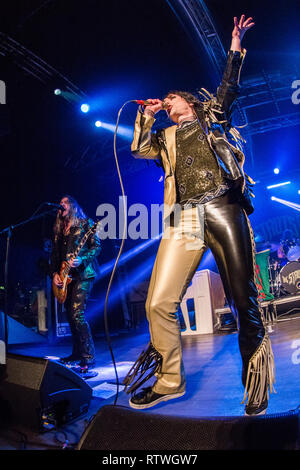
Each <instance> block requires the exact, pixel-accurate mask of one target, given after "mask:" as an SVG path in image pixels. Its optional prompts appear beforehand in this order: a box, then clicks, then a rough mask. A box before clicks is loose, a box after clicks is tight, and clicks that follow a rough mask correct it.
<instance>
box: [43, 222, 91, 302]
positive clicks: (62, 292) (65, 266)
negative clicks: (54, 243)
mask: <svg viewBox="0 0 300 470" xmlns="http://www.w3.org/2000/svg"><path fill="white" fill-rule="evenodd" d="M98 224H99V222H95V223H94V224H93V225H92V227H91V228H90V229H89V230H88V231H87V232H86V233H85V235H84V236H83V237H82V239H81V240H80V243H79V245H78V247H77V248H76V250H75V251H74V253H73V254H72V255H71V257H70V260H71V259H75V258H77V256H78V255H79V253H80V251H81V250H82V248H83V246H84V245H85V243H86V242H87V240H88V238H89V237H90V236H91V235H92V234H94V233H95V232H96V230H97V225H98ZM70 270H71V266H70V264H69V263H68V261H63V262H62V263H61V267H60V271H59V273H58V275H59V277H60V279H61V282H62V286H61V287H60V286H57V285H56V284H55V282H54V280H52V290H53V294H54V295H55V297H56V299H57V301H58V302H59V303H60V304H63V303H64V302H65V300H66V298H67V293H68V285H69V284H70V282H71V281H72V276H70Z"/></svg>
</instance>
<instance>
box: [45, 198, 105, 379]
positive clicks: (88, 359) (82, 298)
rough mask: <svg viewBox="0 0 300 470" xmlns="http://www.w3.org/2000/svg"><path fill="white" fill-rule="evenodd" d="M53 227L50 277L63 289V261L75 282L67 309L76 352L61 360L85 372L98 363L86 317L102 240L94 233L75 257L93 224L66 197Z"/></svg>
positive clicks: (69, 291)
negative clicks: (68, 266) (61, 272)
mask: <svg viewBox="0 0 300 470" xmlns="http://www.w3.org/2000/svg"><path fill="white" fill-rule="evenodd" d="M60 205H61V206H62V207H63V208H64V210H63V209H61V210H59V211H58V212H57V216H56V220H55V224H54V242H53V250H52V254H51V261H50V276H51V277H52V278H53V282H54V283H55V284H56V285H57V286H58V287H62V282H61V279H60V276H59V272H60V267H61V264H62V262H63V261H67V262H68V263H69V265H70V266H71V270H70V275H71V277H72V282H71V283H70V284H69V285H68V290H67V297H66V301H65V310H66V313H67V318H68V322H69V325H70V329H71V334H72V340H73V350H72V353H71V355H70V356H68V357H65V358H62V359H61V360H60V361H61V362H62V363H64V364H66V365H68V366H69V367H80V368H81V370H82V371H83V372H84V371H85V370H86V371H87V370H88V368H89V366H91V365H93V364H94V363H95V347H94V342H93V338H92V335H91V330H90V326H89V324H88V322H87V320H86V318H85V309H86V304H87V300H88V297H89V295H90V292H91V290H92V287H93V283H94V279H95V276H96V272H97V259H96V258H97V256H98V255H99V254H100V251H101V245H100V240H99V238H98V237H97V235H96V234H95V233H94V234H93V235H92V236H90V237H89V238H88V240H87V242H86V243H85V245H84V246H83V248H82V250H81V251H80V253H79V255H80V256H77V258H75V259H73V258H72V253H74V252H75V250H76V248H77V247H78V245H79V243H80V241H81V239H82V238H83V236H84V234H85V233H86V232H87V231H88V230H89V228H90V227H91V226H92V225H93V221H92V220H91V219H88V218H87V217H86V216H85V214H84V212H83V210H82V209H81V207H80V206H79V204H78V203H77V201H76V200H75V199H74V198H73V197H71V196H64V197H63V198H62V199H61V201H60Z"/></svg>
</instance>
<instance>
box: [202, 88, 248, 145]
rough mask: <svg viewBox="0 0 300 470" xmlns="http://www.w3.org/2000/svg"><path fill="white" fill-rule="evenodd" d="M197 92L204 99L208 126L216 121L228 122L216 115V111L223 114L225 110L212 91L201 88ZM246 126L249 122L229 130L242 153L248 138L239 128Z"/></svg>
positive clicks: (203, 103) (219, 122)
mask: <svg viewBox="0 0 300 470" xmlns="http://www.w3.org/2000/svg"><path fill="white" fill-rule="evenodd" d="M197 93H198V94H199V96H201V97H202V99H203V101H202V105H203V111H204V115H205V121H206V123H207V125H208V128H210V126H209V123H210V122H216V123H218V124H224V123H227V121H226V120H223V121H219V120H218V119H217V118H216V116H215V113H217V114H223V111H222V110H221V109H220V105H219V104H218V103H217V101H216V97H215V96H214V95H213V94H212V93H210V92H209V91H207V90H206V89H205V88H201V89H200V90H198V92H197ZM246 126H247V124H244V125H243V126H236V127H231V128H230V130H229V133H230V134H231V137H232V139H233V140H234V142H235V145H236V149H238V150H239V151H240V152H241V153H243V147H244V145H243V144H244V143H246V140H245V139H244V138H243V137H242V136H241V134H240V133H239V131H238V130H237V128H239V129H241V128H243V127H246ZM210 134H212V132H211V130H210ZM214 137H215V136H213V138H214Z"/></svg>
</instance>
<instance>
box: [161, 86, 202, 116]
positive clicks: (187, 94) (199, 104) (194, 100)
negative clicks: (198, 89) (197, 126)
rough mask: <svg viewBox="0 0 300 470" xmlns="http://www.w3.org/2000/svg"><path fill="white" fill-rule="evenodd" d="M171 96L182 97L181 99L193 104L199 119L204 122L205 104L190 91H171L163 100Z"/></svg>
mask: <svg viewBox="0 0 300 470" xmlns="http://www.w3.org/2000/svg"><path fill="white" fill-rule="evenodd" d="M169 95H178V96H181V98H183V99H184V100H185V101H186V102H187V103H192V104H193V105H194V110H195V113H196V115H197V118H198V119H199V120H200V121H201V122H204V112H203V103H202V102H201V101H200V100H199V99H198V98H196V96H194V95H193V94H192V93H190V92H188V91H180V90H171V91H169V92H168V93H167V94H166V95H165V96H164V98H163V100H164V99H166V98H167V96H169Z"/></svg>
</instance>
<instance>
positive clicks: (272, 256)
mask: <svg viewBox="0 0 300 470" xmlns="http://www.w3.org/2000/svg"><path fill="white" fill-rule="evenodd" d="M256 247H257V253H256V254H257V259H259V255H260V254H261V253H266V254H267V269H268V276H269V287H270V294H271V295H272V296H273V297H276V298H277V297H282V296H286V295H297V294H299V295H300V242H299V240H294V241H290V242H288V243H284V244H283V243H282V242H281V243H265V244H263V245H262V244H260V243H258V244H257V246H256Z"/></svg>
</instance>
